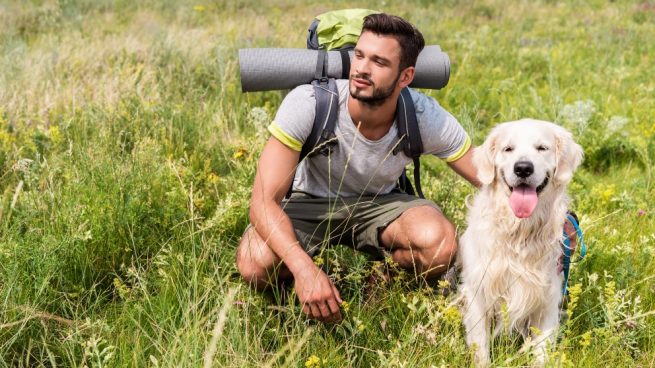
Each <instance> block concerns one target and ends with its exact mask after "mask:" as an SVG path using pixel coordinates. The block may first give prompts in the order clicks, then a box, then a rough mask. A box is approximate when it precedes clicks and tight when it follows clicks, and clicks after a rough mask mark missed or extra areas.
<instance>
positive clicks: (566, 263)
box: [562, 213, 587, 295]
mask: <svg viewBox="0 0 655 368" xmlns="http://www.w3.org/2000/svg"><path fill="white" fill-rule="evenodd" d="M566 218H567V219H568V220H569V221H570V222H571V224H573V227H574V228H575V232H576V233H577V234H578V239H580V256H579V257H578V259H577V260H575V262H578V261H580V260H582V259H583V258H584V256H585V255H586V254H587V246H586V245H585V243H584V237H583V236H582V230H581V229H580V225H578V221H576V219H575V217H573V216H571V214H570V213H567V214H566ZM571 250H572V249H571V241H570V240H569V234H567V233H566V231H564V259H563V260H562V268H563V269H564V285H562V294H563V295H566V287H567V285H568V282H569V269H570V267H571V263H572V261H571V256H572V254H571Z"/></svg>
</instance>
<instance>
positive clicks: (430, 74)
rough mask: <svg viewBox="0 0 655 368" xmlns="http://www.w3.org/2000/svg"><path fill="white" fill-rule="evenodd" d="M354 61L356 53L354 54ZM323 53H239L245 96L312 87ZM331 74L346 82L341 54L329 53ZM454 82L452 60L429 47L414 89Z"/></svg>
mask: <svg viewBox="0 0 655 368" xmlns="http://www.w3.org/2000/svg"><path fill="white" fill-rule="evenodd" d="M350 54H351V58H352V51H350ZM318 55H319V51H316V50H307V49H286V48H255V49H240V50H239V67H240V69H241V90H242V91H243V92H255V91H271V90H277V89H292V88H294V87H296V86H299V85H301V84H307V83H311V81H312V80H313V79H314V76H315V74H316V64H317V62H318ZM326 60H327V74H328V77H331V78H342V63H341V54H340V52H339V51H328V52H327V55H326ZM449 78H450V60H449V59H448V55H447V54H446V53H445V52H443V51H441V47H439V46H438V45H431V46H426V47H424V48H423V50H422V51H421V53H420V54H419V56H418V59H417V60H416V72H415V73H414V81H413V82H412V84H411V85H410V87H413V88H428V89H441V88H443V87H445V86H446V85H447V84H448V79H449Z"/></svg>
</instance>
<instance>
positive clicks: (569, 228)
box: [557, 219, 578, 272]
mask: <svg viewBox="0 0 655 368" xmlns="http://www.w3.org/2000/svg"><path fill="white" fill-rule="evenodd" d="M564 233H566V236H567V237H568V238H569V247H570V248H571V253H569V254H571V259H573V255H574V254H575V248H576V247H577V245H578V233H577V232H576V231H575V227H574V226H573V224H572V223H571V221H569V220H568V219H566V221H564ZM565 246H566V245H565V244H564V243H563V242H562V255H561V256H560V257H559V262H558V263H557V272H562V271H563V270H564V247H565Z"/></svg>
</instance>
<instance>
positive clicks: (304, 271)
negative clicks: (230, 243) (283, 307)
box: [250, 137, 341, 321]
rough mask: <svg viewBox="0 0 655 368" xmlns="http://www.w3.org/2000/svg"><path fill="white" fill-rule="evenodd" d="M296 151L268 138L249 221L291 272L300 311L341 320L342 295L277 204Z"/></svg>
mask: <svg viewBox="0 0 655 368" xmlns="http://www.w3.org/2000/svg"><path fill="white" fill-rule="evenodd" d="M299 156H300V154H299V152H297V151H294V150H292V149H291V148H289V147H287V146H285V145H284V144H282V143H281V142H280V141H278V140H277V139H276V138H274V137H271V138H270V139H269V140H268V142H267V143H266V146H265V147H264V150H263V152H262V154H261V157H260V159H259V163H258V166H257V174H256V175H255V183H254V186H253V191H252V198H251V203H250V221H251V223H252V225H253V226H254V228H255V230H256V231H257V233H258V234H259V236H260V237H261V238H262V239H264V241H265V242H266V244H267V245H268V246H269V247H270V248H271V250H272V251H273V252H274V253H275V254H276V255H277V256H278V257H280V259H282V262H284V264H285V265H286V266H287V268H289V271H291V273H292V274H293V277H294V280H295V286H296V293H297V295H298V299H299V300H300V303H301V304H302V305H303V311H304V312H305V314H307V315H308V316H309V317H311V318H315V319H320V320H325V321H338V320H340V319H341V314H340V309H339V304H340V303H341V298H340V295H339V292H338V291H337V289H336V288H335V287H334V285H333V284H332V282H331V281H330V280H329V279H328V277H327V275H326V274H325V273H324V272H323V271H321V269H320V268H318V267H317V266H316V265H315V264H314V262H313V261H312V259H311V257H309V255H308V254H307V253H306V252H305V250H304V249H303V248H302V247H301V246H300V244H299V242H298V239H296V236H295V232H294V229H293V225H292V223H291V220H290V219H289V217H288V216H287V214H286V213H285V212H284V211H283V210H282V207H281V206H280V203H281V202H282V199H283V198H284V196H285V194H286V193H287V190H288V189H289V187H290V186H291V183H292V181H293V176H294V172H295V169H296V165H297V164H298V159H299Z"/></svg>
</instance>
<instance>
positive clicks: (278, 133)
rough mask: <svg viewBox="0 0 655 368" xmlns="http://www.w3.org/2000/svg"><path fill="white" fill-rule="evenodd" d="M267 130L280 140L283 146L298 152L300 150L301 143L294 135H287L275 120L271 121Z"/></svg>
mask: <svg viewBox="0 0 655 368" xmlns="http://www.w3.org/2000/svg"><path fill="white" fill-rule="evenodd" d="M268 131H269V132H271V134H272V135H273V137H275V138H277V140H278V141H280V142H282V144H284V145H285V146H287V147H289V148H291V149H292V150H294V151H297V152H300V150H302V143H300V141H299V140H297V139H295V138H294V137H292V136H290V135H288V134H287V133H286V132H285V131H284V130H282V128H280V126H279V125H277V123H276V122H272V123H271V125H269V126H268Z"/></svg>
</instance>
